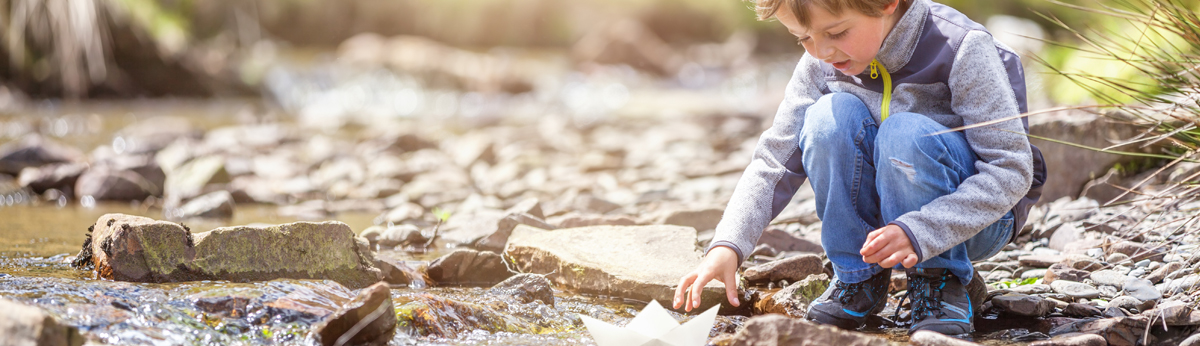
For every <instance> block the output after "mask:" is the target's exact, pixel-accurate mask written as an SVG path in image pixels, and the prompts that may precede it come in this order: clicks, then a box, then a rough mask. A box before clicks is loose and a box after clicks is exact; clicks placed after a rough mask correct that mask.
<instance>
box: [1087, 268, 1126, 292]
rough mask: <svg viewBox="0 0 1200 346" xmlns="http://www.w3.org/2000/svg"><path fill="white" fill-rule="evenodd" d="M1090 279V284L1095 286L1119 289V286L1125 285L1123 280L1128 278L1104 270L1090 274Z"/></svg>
mask: <svg viewBox="0 0 1200 346" xmlns="http://www.w3.org/2000/svg"><path fill="white" fill-rule="evenodd" d="M1090 278H1091V279H1092V282H1095V283H1096V284H1097V285H1108V286H1115V287H1117V288H1121V285H1124V284H1125V280H1126V279H1127V278H1128V277H1127V276H1125V275H1124V274H1121V273H1118V272H1115V271H1112V270H1107V269H1106V270H1097V271H1094V272H1092V275H1091V276H1090Z"/></svg>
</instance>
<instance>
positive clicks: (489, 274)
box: [426, 249, 513, 285]
mask: <svg viewBox="0 0 1200 346" xmlns="http://www.w3.org/2000/svg"><path fill="white" fill-rule="evenodd" d="M426 273H428V274H429V279H430V280H432V281H433V283H434V284H437V285H494V284H496V283H499V282H501V281H504V279H507V278H509V277H510V276H512V275H513V273H512V272H509V271H508V268H507V267H505V266H504V260H503V259H502V258H501V257H500V255H499V254H497V253H495V252H491V251H475V250H465V249H464V250H456V251H454V252H451V253H449V254H446V255H443V256H442V257H439V258H438V259H436V260H433V262H430V263H429V269H427V270H426Z"/></svg>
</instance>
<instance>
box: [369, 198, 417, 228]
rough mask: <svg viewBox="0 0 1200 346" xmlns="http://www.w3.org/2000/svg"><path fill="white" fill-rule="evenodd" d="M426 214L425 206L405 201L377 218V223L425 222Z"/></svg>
mask: <svg viewBox="0 0 1200 346" xmlns="http://www.w3.org/2000/svg"><path fill="white" fill-rule="evenodd" d="M424 216H425V208H424V207H422V206H421V205H419V204H416V203H411V202H404V203H402V204H400V205H398V206H396V207H395V208H392V210H389V211H388V212H387V213H384V214H383V215H380V216H379V217H378V218H376V219H375V223H376V224H381V225H386V224H389V223H391V224H397V225H398V224H403V223H415V222H424V221H425V219H424Z"/></svg>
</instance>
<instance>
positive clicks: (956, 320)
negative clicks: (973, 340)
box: [897, 268, 975, 335]
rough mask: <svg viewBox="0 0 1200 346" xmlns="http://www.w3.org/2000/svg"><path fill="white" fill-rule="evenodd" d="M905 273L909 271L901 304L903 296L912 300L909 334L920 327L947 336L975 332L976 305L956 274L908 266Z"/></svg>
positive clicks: (902, 299) (940, 269)
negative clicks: (973, 321) (906, 289)
mask: <svg viewBox="0 0 1200 346" xmlns="http://www.w3.org/2000/svg"><path fill="white" fill-rule="evenodd" d="M905 273H906V274H908V292H907V293H905V294H904V297H903V298H901V299H900V303H901V304H903V303H904V300H906V299H907V300H909V301H911V302H912V314H911V315H910V316H911V317H912V326H910V327H909V330H908V332H909V334H912V333H915V332H917V331H920V330H928V331H933V332H938V333H942V334H946V335H958V334H965V333H970V332H972V331H974V329H975V328H974V325H973V324H972V320H971V319H972V318H973V317H974V315H975V306H974V305H973V304H972V303H971V297H970V294H968V292H967V287H966V286H964V285H963V284H962V281H960V280H959V279H958V277H957V276H954V274H952V273H950V271H949V270H946V269H944V268H911V269H907V270H905ZM972 281H974V280H972ZM897 310H899V307H897Z"/></svg>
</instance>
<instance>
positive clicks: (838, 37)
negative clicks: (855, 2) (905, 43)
mask: <svg viewBox="0 0 1200 346" xmlns="http://www.w3.org/2000/svg"><path fill="white" fill-rule="evenodd" d="M898 4H899V2H896V1H893V2H892V4H891V5H888V7H887V8H886V9H884V11H883V16H882V17H871V16H867V15H865V14H862V13H860V12H858V11H855V10H853V9H845V10H843V11H842V13H841V14H840V15H834V14H832V13H829V11H826V10H825V9H823V8H821V6H813V5H808V6H809V9H810V11H809V14H810V15H811V16H812V23H810V26H811V27H804V26H801V25H800V21H799V20H797V19H796V15H795V14H794V13H792V11H791V10H789V9H787V8H786V7H784V8H780V9H779V11H777V12H775V18H776V19H778V20H779V22H780V23H783V26H785V27H787V29H788V32H791V33H792V35H796V37H797V38H799V39H800V45H802V46H804V50H805V51H808V54H810V55H812V56H813V57H815V58H817V59H821V60H822V61H824V62H826V63H828V64H831V65H833V67H834V68H836V69H838V70H839V71H842V73H844V74H847V75H856V74H859V73H862V72H863V71H865V70H866V69H867V67H868V66H870V64H871V60H874V59H875V55H876V54H877V53H879V47H880V46H882V45H883V39H884V38H887V34H888V32H890V31H891V30H892V27H893V26H895V25H896V21H898V20H899V17H900V16H899V15H898V14H897V13H896V8H897V5H898Z"/></svg>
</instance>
